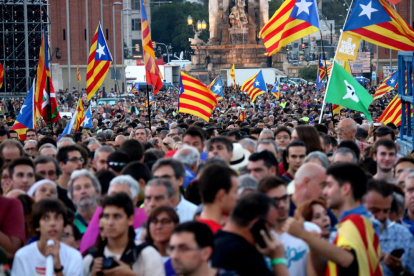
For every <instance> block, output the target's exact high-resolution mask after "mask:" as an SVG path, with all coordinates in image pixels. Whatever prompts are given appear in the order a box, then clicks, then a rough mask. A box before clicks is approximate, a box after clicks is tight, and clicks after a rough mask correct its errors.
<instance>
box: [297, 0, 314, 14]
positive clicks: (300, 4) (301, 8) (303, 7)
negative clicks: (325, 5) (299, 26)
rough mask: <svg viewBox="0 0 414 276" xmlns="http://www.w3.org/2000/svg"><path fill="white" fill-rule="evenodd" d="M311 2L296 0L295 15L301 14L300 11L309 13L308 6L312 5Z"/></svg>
mask: <svg viewBox="0 0 414 276" xmlns="http://www.w3.org/2000/svg"><path fill="white" fill-rule="evenodd" d="M312 4H313V3H311V2H306V0H300V2H296V4H295V6H296V7H298V13H297V14H296V16H298V15H299V14H301V13H302V12H306V13H307V14H308V15H309V7H310V6H312Z"/></svg>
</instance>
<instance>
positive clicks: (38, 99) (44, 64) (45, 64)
mask: <svg viewBox="0 0 414 276" xmlns="http://www.w3.org/2000/svg"><path fill="white" fill-rule="evenodd" d="M48 53H49V50H48V43H47V36H46V29H43V33H42V40H41V43H40V53H39V63H38V65H37V73H36V89H35V91H34V93H35V95H34V105H35V113H34V114H33V116H35V118H34V121H36V119H40V118H41V117H43V119H44V120H45V122H46V123H47V124H48V125H50V124H54V123H56V122H57V121H59V120H60V115H59V108H58V105H57V100H56V94H55V89H54V88H53V83H52V78H51V74H50V69H49V54H48ZM49 118H50V119H51V122H49Z"/></svg>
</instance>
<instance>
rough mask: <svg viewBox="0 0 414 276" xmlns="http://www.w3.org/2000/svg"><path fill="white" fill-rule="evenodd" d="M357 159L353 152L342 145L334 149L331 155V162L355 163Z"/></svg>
mask: <svg viewBox="0 0 414 276" xmlns="http://www.w3.org/2000/svg"><path fill="white" fill-rule="evenodd" d="M357 162H358V159H357V157H356V155H355V152H354V151H353V150H351V149H349V148H346V147H342V148H339V149H338V150H337V151H335V153H334V155H333V156H332V163H333V164H336V163H357Z"/></svg>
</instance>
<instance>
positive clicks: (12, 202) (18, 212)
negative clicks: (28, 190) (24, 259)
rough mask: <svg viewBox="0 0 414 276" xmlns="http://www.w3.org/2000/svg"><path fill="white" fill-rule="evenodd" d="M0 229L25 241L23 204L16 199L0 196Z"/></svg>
mask: <svg viewBox="0 0 414 276" xmlns="http://www.w3.org/2000/svg"><path fill="white" fill-rule="evenodd" d="M0 231H1V232H3V233H4V234H5V235H7V236H9V237H16V238H19V239H20V240H21V241H22V244H23V243H24V242H25V241H26V237H25V236H26V233H25V226H24V213H23V206H22V204H21V203H20V201H19V200H18V199H15V198H7V197H3V196H0Z"/></svg>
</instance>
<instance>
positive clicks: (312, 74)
mask: <svg viewBox="0 0 414 276" xmlns="http://www.w3.org/2000/svg"><path fill="white" fill-rule="evenodd" d="M317 74H318V66H316V65H311V66H309V67H304V68H302V69H299V78H302V79H305V80H307V81H311V82H315V80H316V76H317Z"/></svg>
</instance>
